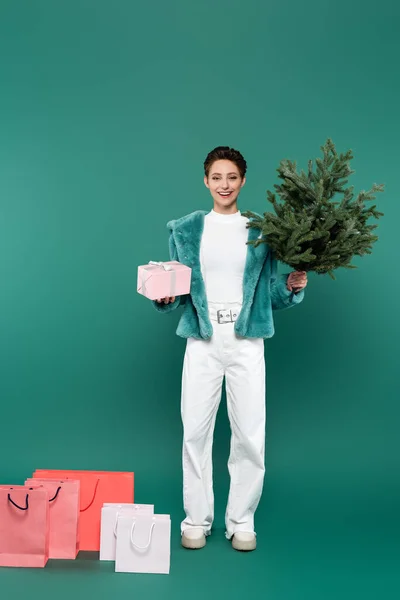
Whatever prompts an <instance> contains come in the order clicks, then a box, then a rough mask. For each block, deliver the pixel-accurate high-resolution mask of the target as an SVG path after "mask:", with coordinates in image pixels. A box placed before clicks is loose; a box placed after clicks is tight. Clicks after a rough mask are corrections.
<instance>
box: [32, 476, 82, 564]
mask: <svg viewBox="0 0 400 600" xmlns="http://www.w3.org/2000/svg"><path fill="white" fill-rule="evenodd" d="M25 485H26V486H28V487H29V486H31V487H34V488H44V489H46V490H47V491H48V492H49V507H50V519H49V530H50V531H49V558H64V559H75V558H76V555H77V554H78V552H79V538H78V526H79V516H80V510H79V509H80V504H79V501H80V498H79V496H80V482H79V481H77V480H73V479H67V480H65V481H64V480H53V479H27V480H26V481H25Z"/></svg>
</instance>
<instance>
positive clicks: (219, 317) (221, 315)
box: [208, 304, 241, 325]
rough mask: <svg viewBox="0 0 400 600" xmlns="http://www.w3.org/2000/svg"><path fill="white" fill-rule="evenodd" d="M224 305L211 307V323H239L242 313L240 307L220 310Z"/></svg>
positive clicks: (209, 310)
mask: <svg viewBox="0 0 400 600" xmlns="http://www.w3.org/2000/svg"><path fill="white" fill-rule="evenodd" d="M220 306H223V305H219V304H218V305H214V306H213V305H211V306H210V305H209V307H208V314H209V317H210V319H211V321H216V322H217V323H219V324H220V325H223V324H224V323H234V322H235V321H237V319H238V317H239V313H240V308H241V307H240V306H233V307H229V308H222V307H221V308H219V307H220Z"/></svg>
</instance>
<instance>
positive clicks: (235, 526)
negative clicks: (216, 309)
mask: <svg viewBox="0 0 400 600" xmlns="http://www.w3.org/2000/svg"><path fill="white" fill-rule="evenodd" d="M224 376H225V381H226V396H227V408H228V416H229V421H230V426H231V447H230V456H229V460H228V469H229V474H230V490H229V498H228V504H227V509H226V515H225V527H226V537H227V538H228V539H230V538H231V537H232V536H233V534H234V533H235V532H236V531H249V532H254V513H255V511H256V509H257V506H258V503H259V500H260V497H261V493H262V487H263V481H264V472H265V462H264V454H265V413H266V407H265V360H264V341H263V340H262V339H258V338H257V339H249V338H241V337H239V336H237V335H236V334H235V331H234V323H232V322H230V323H223V324H219V323H218V322H216V321H214V323H213V335H212V338H211V339H210V340H198V339H194V338H189V339H188V340H187V346H186V352H185V357H184V364H183V374H182V399H181V414H182V422H183V456H182V459H183V496H184V509H185V513H186V518H185V519H184V520H183V521H182V524H181V531H182V532H183V531H185V530H186V529H189V528H191V527H202V528H203V529H204V532H205V534H206V535H209V534H210V531H211V527H212V523H213V519H214V494H213V481H212V445H213V433H214V426H215V419H216V415H217V410H218V407H219V404H220V401H221V390H222V383H223V378H224Z"/></svg>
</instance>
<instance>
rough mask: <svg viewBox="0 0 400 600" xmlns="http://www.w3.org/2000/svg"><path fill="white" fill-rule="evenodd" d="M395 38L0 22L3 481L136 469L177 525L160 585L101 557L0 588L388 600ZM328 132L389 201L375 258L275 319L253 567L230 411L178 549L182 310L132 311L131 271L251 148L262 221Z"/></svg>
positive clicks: (23, 16) (323, 21)
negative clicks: (194, 519)
mask: <svg viewBox="0 0 400 600" xmlns="http://www.w3.org/2000/svg"><path fill="white" fill-rule="evenodd" d="M399 39H400V12H399V8H397V6H396V2H395V1H394V0H393V2H390V1H389V0H382V1H381V2H379V3H378V2H372V1H364V2H360V1H356V2H354V1H353V2H351V3H350V2H348V1H346V2H345V1H344V0H337V1H336V2H332V1H331V2H329V1H327V0H318V1H316V0H312V1H306V2H301V3H299V2H296V1H295V0H287V2H284V3H279V2H276V1H271V0H260V1H256V0H248V1H247V2H242V1H239V0H229V1H218V2H217V1H216V0H214V1H213V0H206V1H202V2H197V3H196V4H195V3H194V2H190V1H188V0H186V1H185V0H180V1H179V0H169V1H168V2H165V1H161V0H156V1H153V2H148V3H146V2H140V3H139V2H134V1H133V0H132V1H128V0H114V1H113V2H112V1H111V0H108V1H106V0H91V1H89V0H74V1H68V2H67V1H60V0H52V1H51V0H36V1H26V2H23V1H18V0H14V1H11V0H10V1H4V0H2V1H0V57H1V58H0V335H1V344H0V395H1V425H0V427H1V429H0V455H1V465H0V481H1V482H2V483H20V482H22V481H23V480H24V478H25V477H26V476H29V475H30V474H31V473H32V471H33V469H35V468H79V469H111V470H133V471H135V477H136V501H138V502H142V503H145V502H150V503H153V502H154V503H155V506H156V511H157V512H162V513H163V512H168V513H170V514H171V518H172V524H173V535H172V562H171V574H170V575H169V576H168V577H162V576H149V575H137V576H134V575H120V574H114V573H113V567H112V565H110V564H99V563H98V562H96V560H95V557H94V556H91V555H89V556H84V557H82V559H81V560H78V561H75V562H68V563H67V562H56V561H51V562H49V563H48V566H47V567H46V569H44V570H23V571H21V570H16V569H1V570H0V589H1V593H3V592H4V591H7V592H9V594H10V595H11V597H14V598H21V597H22V596H23V597H26V595H29V596H30V597H31V596H34V597H41V598H54V597H57V598H58V599H59V600H63V599H64V598H68V597H70V596H72V595H74V596H76V595H79V597H81V596H82V597H84V596H88V595H89V594H91V595H93V596H96V597H97V598H115V597H117V598H122V597H125V596H126V595H128V594H129V595H130V594H132V597H137V598H153V597H154V598H169V597H171V598H172V597H174V598H183V597H186V596H188V597H190V598H191V599H192V600H196V599H197V598H202V597H204V595H209V596H210V597H217V596H221V597H228V595H229V597H230V598H232V599H236V598H241V597H242V596H247V595H254V594H257V597H260V595H261V594H263V595H264V596H265V597H267V598H268V599H271V600H286V599H288V600H297V599H303V598H304V599H307V600H314V599H315V600H320V599H321V598H324V599H326V600H328V599H335V600H337V598H346V599H347V598H364V599H365V598H368V599H369V598H371V599H372V598H374V599H375V598H385V599H391V598H396V599H398V598H399V594H400V585H399V575H398V572H399V569H398V559H399V555H400V547H399V546H400V544H399V536H400V524H399V502H400V484H399V467H400V458H399V441H398V440H399V436H398V423H399V418H400V408H399V402H398V401H399V397H400V393H399V383H398V363H399V341H398V340H399V337H400V321H399V317H398V302H399V291H400V290H399V276H398V273H397V266H398V265H397V262H398V261H397V259H398V257H399V248H398V219H400V208H399V198H398V189H397V180H398V154H399V145H398V142H399V134H400V127H399V106H400V82H399V67H398V65H399V59H400V42H399ZM328 136H330V137H332V138H333V141H334V142H335V144H336V146H337V148H338V150H340V151H345V150H347V149H348V148H352V149H353V151H354V154H355V160H354V161H353V163H352V165H353V167H354V168H355V169H356V174H355V175H354V177H353V180H354V181H353V183H354V185H355V187H356V190H359V189H366V188H369V187H370V186H371V184H372V183H374V182H377V183H384V184H385V185H386V193H385V194H384V195H380V196H378V203H379V208H380V209H381V210H382V211H383V212H384V213H385V216H384V218H383V219H382V220H381V221H380V222H379V228H378V235H379V241H378V242H377V244H376V245H375V247H374V252H373V255H372V256H370V257H366V258H363V259H362V260H361V259H360V260H358V261H356V264H357V265H358V266H359V269H357V270H355V271H341V272H339V273H337V281H336V282H332V281H331V280H330V279H329V278H327V277H317V276H311V277H310V282H309V288H308V290H307V296H306V299H305V301H304V303H303V304H302V305H301V306H299V307H296V308H295V309H293V310H291V311H286V312H281V313H279V314H278V313H277V314H276V321H275V324H276V336H275V337H274V338H273V339H272V340H270V341H268V343H267V344H266V359H267V369H268V385H267V387H268V390H267V393H268V401H267V405H268V424H267V477H266V484H265V491H264V495H263V498H262V502H261V504H260V507H259V510H258V512H257V516H256V517H257V519H256V526H257V532H258V549H257V551H256V552H255V553H249V554H240V553H236V552H234V551H233V550H232V549H231V548H230V545H229V543H228V542H227V541H226V540H225V539H224V523H223V517H224V510H225V502H226V497H227V492H228V475H227V468H226V462H227V458H228V452H229V428H228V424H227V419H226V409H225V406H224V404H222V408H221V411H220V414H219V418H218V421H217V430H216V437H215V446H214V455H215V491H216V522H215V526H216V529H215V533H214V535H213V536H212V537H211V538H210V540H209V543H208V545H207V548H206V549H205V550H203V551H201V552H197V553H196V552H194V553H193V552H192V553H191V552H187V551H185V550H183V549H181V548H180V545H179V523H180V520H181V518H182V517H183V514H182V500H181V462H180V461H181V422H180V408H179V403H180V377H181V367H182V360H183V353H184V347H185V342H184V340H182V339H180V338H178V337H177V336H176V335H175V329H176V326H177V320H178V318H179V316H180V310H179V311H178V312H176V313H173V314H171V315H168V316H164V315H160V314H158V313H156V311H154V309H153V308H152V307H151V305H150V303H149V301H148V300H146V299H145V298H143V297H142V296H140V295H138V294H137V293H136V273H137V265H139V264H143V263H145V262H148V261H149V260H165V259H167V258H168V253H167V229H166V227H165V225H166V222H167V221H168V220H170V219H173V218H178V217H180V216H182V215H184V214H187V213H189V212H191V211H193V210H196V209H209V208H211V197H210V196H209V193H208V191H207V190H206V188H205V187H204V184H203V182H202V176H203V173H202V163H203V160H204V158H205V156H206V154H207V153H208V151H209V150H210V149H211V148H213V147H214V146H216V145H220V144H228V145H232V146H234V147H236V148H238V149H240V151H241V152H242V153H243V154H244V156H245V158H246V159H247V161H248V164H249V170H248V181H247V184H246V186H245V188H244V189H243V192H242V194H241V198H240V205H239V208H240V209H241V210H247V209H252V210H256V211H260V212H263V211H264V210H267V209H268V210H269V206H270V205H267V202H266V199H265V198H266V190H267V188H272V186H273V184H274V183H276V181H277V179H276V171H275V169H276V167H277V166H278V163H279V160H280V159H282V158H292V159H296V160H297V161H298V162H299V164H300V165H301V166H305V165H306V161H307V160H308V159H309V158H313V157H315V156H318V155H319V154H320V150H319V148H320V145H321V144H322V143H323V142H324V141H325V139H326V138H327V137H328ZM178 313H179V314H178Z"/></svg>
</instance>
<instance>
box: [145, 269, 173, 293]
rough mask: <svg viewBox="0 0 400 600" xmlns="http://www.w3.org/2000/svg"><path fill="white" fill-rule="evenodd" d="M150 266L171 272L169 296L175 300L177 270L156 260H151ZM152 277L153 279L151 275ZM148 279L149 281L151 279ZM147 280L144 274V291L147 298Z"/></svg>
mask: <svg viewBox="0 0 400 600" xmlns="http://www.w3.org/2000/svg"><path fill="white" fill-rule="evenodd" d="M149 265H155V266H156V267H161V268H162V269H164V271H171V282H170V290H169V296H170V298H173V297H174V296H175V289H176V271H175V269H174V268H173V267H172V266H171V265H168V264H166V263H164V262H162V261H159V262H158V261H155V260H150V261H149ZM150 277H151V275H150ZM147 279H149V277H148V278H147ZM147 279H146V278H145V274H144V273H143V274H142V291H143V294H144V295H145V296H146V281H147Z"/></svg>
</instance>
